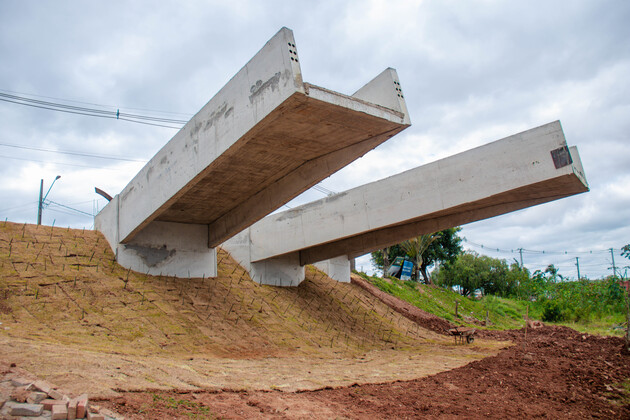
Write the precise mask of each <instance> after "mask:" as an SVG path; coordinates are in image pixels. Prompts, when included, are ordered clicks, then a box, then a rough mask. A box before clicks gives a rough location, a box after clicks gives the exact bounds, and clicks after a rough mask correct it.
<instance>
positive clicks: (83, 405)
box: [77, 395, 88, 419]
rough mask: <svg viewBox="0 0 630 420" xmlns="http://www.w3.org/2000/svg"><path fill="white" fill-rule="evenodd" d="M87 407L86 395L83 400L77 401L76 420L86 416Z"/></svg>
mask: <svg viewBox="0 0 630 420" xmlns="http://www.w3.org/2000/svg"><path fill="white" fill-rule="evenodd" d="M87 405H88V400H87V395H86V397H85V399H82V400H79V401H77V418H78V419H82V418H84V417H85V415H86V414H87Z"/></svg>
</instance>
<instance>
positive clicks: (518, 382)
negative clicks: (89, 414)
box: [100, 327, 630, 419]
mask: <svg viewBox="0 0 630 420" xmlns="http://www.w3.org/2000/svg"><path fill="white" fill-rule="evenodd" d="M506 335H507V336H510V337H511V338H513V339H514V340H515V341H516V342H517V345H515V346H512V347H508V348H506V349H504V350H502V351H500V352H499V354H498V355H496V356H492V357H488V358H486V359H483V360H480V361H475V362H472V363H470V364H468V365H466V366H462V367H459V368H456V369H453V370H449V371H445V372H442V373H438V374H436V375H433V376H429V377H424V378H421V379H417V380H411V381H398V382H390V383H383V384H372V385H354V386H348V387H341V388H336V389H321V390H317V391H309V392H298V393H295V392H291V393H288V392H279V391H272V392H261V391H256V392H251V391H220V392H178V391H169V392H163V391H151V392H138V393H125V394H124V395H122V396H120V397H116V398H111V399H107V400H103V401H101V402H100V403H101V404H102V405H105V406H107V407H109V408H112V409H114V410H117V411H118V412H119V413H122V414H124V415H125V416H127V418H130V419H141V418H158V417H159V418H162V419H179V418H195V417H196V416H199V417H198V418H232V419H244V418H294V419H296V418H350V419H376V418H379V419H381V418H382V419H384V418H388V419H407V418H429V419H431V418H471V419H485V418H496V419H505V418H549V419H559V418H563V419H577V418H580V419H582V418H611V419H627V418H630V404H629V402H630V399H629V398H628V391H627V390H624V389H623V388H622V387H621V386H620V385H619V384H620V382H622V381H624V380H627V379H628V378H629V377H630V363H629V362H630V357H629V356H628V355H621V354H620V351H619V350H620V348H621V344H622V340H621V339H620V338H616V337H597V336H589V335H584V334H580V333H578V332H576V331H574V330H571V329H568V328H564V327H544V328H542V329H539V330H534V331H530V332H529V333H528V339H527V342H525V341H524V333H523V331H522V330H521V331H518V332H513V333H507V334H506Z"/></svg>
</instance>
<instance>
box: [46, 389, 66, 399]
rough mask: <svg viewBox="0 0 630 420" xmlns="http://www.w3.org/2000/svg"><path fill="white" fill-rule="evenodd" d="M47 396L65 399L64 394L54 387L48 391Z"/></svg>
mask: <svg viewBox="0 0 630 420" xmlns="http://www.w3.org/2000/svg"><path fill="white" fill-rule="evenodd" d="M48 396H49V397H50V398H52V399H53V400H63V399H65V398H64V397H65V395H63V394H62V393H61V392H59V391H57V390H56V389H51V390H50V391H49V392H48Z"/></svg>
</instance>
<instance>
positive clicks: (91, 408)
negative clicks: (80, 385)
mask: <svg viewBox="0 0 630 420" xmlns="http://www.w3.org/2000/svg"><path fill="white" fill-rule="evenodd" d="M0 418H1V419H7V420H11V419H24V418H27V419H42V420H44V419H45V420H75V419H88V420H122V419H123V417H122V416H120V415H118V414H116V413H114V412H112V411H110V410H108V409H105V408H100V407H98V406H96V405H94V404H90V402H89V399H88V395H87V394H82V395H79V396H77V397H74V398H70V397H68V396H67V395H65V394H64V393H63V392H61V391H60V390H59V389H57V388H56V387H55V386H53V385H51V384H49V383H48V382H45V381H42V380H32V379H30V378H28V377H27V376H25V375H23V374H22V372H20V371H19V370H18V369H11V370H9V371H8V372H5V373H4V374H3V375H2V376H0Z"/></svg>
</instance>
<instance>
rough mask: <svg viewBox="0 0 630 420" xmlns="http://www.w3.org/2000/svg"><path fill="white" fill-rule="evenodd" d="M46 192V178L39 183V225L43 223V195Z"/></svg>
mask: <svg viewBox="0 0 630 420" xmlns="http://www.w3.org/2000/svg"><path fill="white" fill-rule="evenodd" d="M43 194H44V180H43V179H42V181H41V182H40V183H39V204H38V205H37V225H41V224H42V201H43V200H42V196H43Z"/></svg>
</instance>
